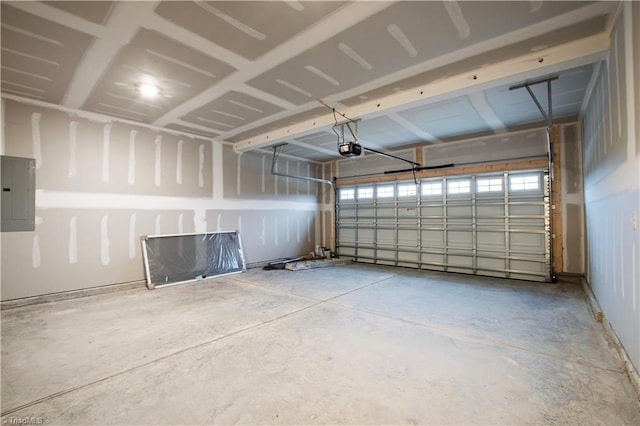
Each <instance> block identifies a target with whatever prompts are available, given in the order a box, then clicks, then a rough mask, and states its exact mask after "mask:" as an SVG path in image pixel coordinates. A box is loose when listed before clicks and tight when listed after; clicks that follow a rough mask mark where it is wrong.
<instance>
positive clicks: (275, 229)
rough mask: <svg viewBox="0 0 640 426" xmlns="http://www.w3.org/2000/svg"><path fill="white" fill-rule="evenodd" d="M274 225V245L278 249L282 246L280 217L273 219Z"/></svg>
mask: <svg viewBox="0 0 640 426" xmlns="http://www.w3.org/2000/svg"><path fill="white" fill-rule="evenodd" d="M273 220H274V223H273V236H274V240H273V245H275V246H276V247H278V246H279V245H280V241H279V240H278V232H279V231H278V216H276V217H275V218H273Z"/></svg>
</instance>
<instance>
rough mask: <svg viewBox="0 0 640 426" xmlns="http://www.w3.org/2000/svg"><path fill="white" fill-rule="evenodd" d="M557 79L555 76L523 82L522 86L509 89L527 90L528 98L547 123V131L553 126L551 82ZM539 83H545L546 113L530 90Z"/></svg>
mask: <svg viewBox="0 0 640 426" xmlns="http://www.w3.org/2000/svg"><path fill="white" fill-rule="evenodd" d="M557 79H558V76H557V75H556V76H553V77H545V78H541V79H538V80H532V81H525V82H524V83H522V84H516V85H515V86H511V87H509V90H516V89H522V88H523V87H524V88H526V89H527V92H529V96H531V99H533V102H535V104H536V106H537V107H538V110H539V111H540V114H542V116H543V117H544V120H545V121H546V122H547V127H548V128H549V130H550V129H551V126H552V125H553V102H552V101H551V82H552V81H553V80H557ZM541 83H547V112H545V110H544V108H542V104H541V103H540V101H539V100H538V98H537V97H536V95H535V93H533V91H532V90H531V86H535V85H536V84H541Z"/></svg>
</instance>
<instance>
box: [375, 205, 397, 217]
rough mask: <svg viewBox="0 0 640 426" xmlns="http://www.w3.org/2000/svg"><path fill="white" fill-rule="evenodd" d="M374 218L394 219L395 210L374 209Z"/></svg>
mask: <svg viewBox="0 0 640 426" xmlns="http://www.w3.org/2000/svg"><path fill="white" fill-rule="evenodd" d="M376 216H377V217H387V218H394V217H396V209H395V208H394V207H380V206H378V207H377V208H376Z"/></svg>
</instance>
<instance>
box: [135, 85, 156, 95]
mask: <svg viewBox="0 0 640 426" xmlns="http://www.w3.org/2000/svg"><path fill="white" fill-rule="evenodd" d="M136 89H137V90H138V92H139V93H140V95H141V96H142V97H144V98H155V97H156V96H158V95H159V94H160V88H159V87H158V86H157V85H155V84H151V83H140V84H138V85H136Z"/></svg>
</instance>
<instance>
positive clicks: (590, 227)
mask: <svg viewBox="0 0 640 426" xmlns="http://www.w3.org/2000/svg"><path fill="white" fill-rule="evenodd" d="M638 7H639V5H638V4H637V3H636V2H624V3H623V4H622V10H621V13H620V15H619V17H618V19H617V20H616V22H615V25H614V29H613V34H612V43H611V47H610V50H609V54H608V58H607V59H606V60H605V61H603V62H602V63H601V66H600V70H599V73H598V76H597V80H596V85H595V86H594V89H593V91H592V93H591V96H590V98H589V101H588V104H587V109H586V112H585V115H584V123H583V134H584V137H583V139H584V149H583V152H584V175H585V179H584V182H585V184H584V185H585V190H584V197H585V217H586V229H587V233H586V238H587V279H588V282H589V285H590V286H591V288H592V290H593V293H594V295H595V297H596V299H597V300H598V302H599V304H600V307H601V308H602V311H603V313H604V315H605V317H606V318H607V320H608V321H609V323H610V324H611V326H612V327H613V330H614V331H615V333H616V334H617V336H618V338H619V339H620V341H621V342H622V345H623V346H624V349H625V350H626V352H627V354H628V355H629V358H630V359H631V362H632V363H633V364H634V365H635V367H636V369H638V368H640V314H639V310H640V279H639V278H638V270H640V269H639V265H640V231H639V230H638V226H637V224H634V217H637V215H638V210H639V208H640V158H639V157H638V150H637V149H636V147H637V146H638V141H637V140H634V139H637V137H638V132H637V129H638V128H639V127H640V119H639V118H638V110H636V111H635V114H631V111H633V109H634V108H633V107H632V108H629V106H633V105H634V104H635V105H637V103H638V99H637V96H635V97H634V94H636V93H637V92H636V91H635V89H634V90H633V91H632V90H621V91H618V88H623V87H626V83H627V82H629V81H637V76H638V74H639V73H640V68H638V61H637V58H633V57H631V56H630V55H629V53H630V52H633V53H632V54H633V55H638V45H637V44H635V45H634V46H633V48H632V49H627V50H625V49H623V47H624V46H629V44H628V43H632V40H633V42H634V43H637V42H638V38H637V37H636V38H635V39H633V36H632V34H634V33H635V34H638V26H640V22H639V21H638V19H637V17H638V12H637V8H638ZM632 8H633V9H634V10H633V13H634V16H635V17H636V19H633V16H631V13H632ZM629 26H631V27H632V28H629ZM625 27H626V28H625ZM630 47H631V46H630ZM614 92H615V93H614ZM618 93H619V94H620V96H618Z"/></svg>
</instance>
